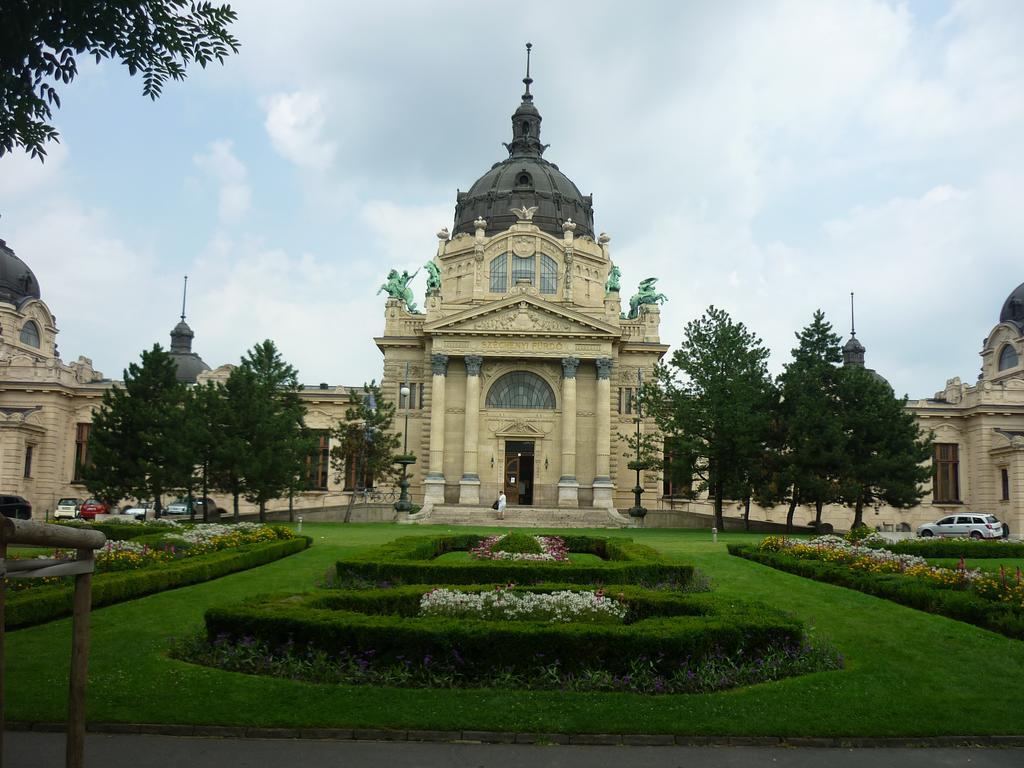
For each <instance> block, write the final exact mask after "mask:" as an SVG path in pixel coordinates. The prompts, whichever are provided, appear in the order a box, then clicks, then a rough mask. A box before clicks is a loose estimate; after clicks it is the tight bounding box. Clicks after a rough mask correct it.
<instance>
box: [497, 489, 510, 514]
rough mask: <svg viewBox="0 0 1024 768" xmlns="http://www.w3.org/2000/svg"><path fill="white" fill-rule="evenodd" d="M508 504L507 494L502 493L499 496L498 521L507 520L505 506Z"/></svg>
mask: <svg viewBox="0 0 1024 768" xmlns="http://www.w3.org/2000/svg"><path fill="white" fill-rule="evenodd" d="M507 503H508V499H506V498H505V492H504V491H502V492H501V493H500V494H498V519H499V520H504V519H505V505H506V504H507Z"/></svg>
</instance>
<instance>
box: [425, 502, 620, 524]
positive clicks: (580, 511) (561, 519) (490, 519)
mask: <svg viewBox="0 0 1024 768" xmlns="http://www.w3.org/2000/svg"><path fill="white" fill-rule="evenodd" d="M408 522H410V523H415V524H420V525H483V526H492V527H495V528H624V527H627V526H629V525H630V519H629V518H628V517H626V516H624V515H621V514H619V513H618V512H616V511H614V510H608V509H603V508H598V507H578V508H577V507H572V508H559V507H515V506H510V507H506V509H505V519H504V520H499V519H498V512H497V510H495V509H491V508H490V507H468V506H461V505H458V504H438V505H436V506H434V507H433V508H432V509H431V510H430V511H429V512H428V513H426V514H425V515H423V516H420V515H412V516H410V519H409V520H408Z"/></svg>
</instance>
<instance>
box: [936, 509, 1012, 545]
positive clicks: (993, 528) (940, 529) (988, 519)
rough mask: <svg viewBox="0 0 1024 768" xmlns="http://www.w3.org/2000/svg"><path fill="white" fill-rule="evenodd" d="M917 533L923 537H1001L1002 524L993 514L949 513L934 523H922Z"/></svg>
mask: <svg viewBox="0 0 1024 768" xmlns="http://www.w3.org/2000/svg"><path fill="white" fill-rule="evenodd" d="M917 535H918V536H922V537H924V538H928V537H930V536H949V537H959V538H962V539H963V538H968V537H970V538H972V539H1001V538H1002V537H1003V524H1002V523H1001V522H999V518H997V517H996V516H995V515H985V514H978V513H963V514H959V515H949V516H948V517H944V518H942V519H941V520H938V521H936V522H934V523H928V524H927V525H922V526H921V527H920V528H918V529H917Z"/></svg>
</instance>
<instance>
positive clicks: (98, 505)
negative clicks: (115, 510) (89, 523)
mask: <svg viewBox="0 0 1024 768" xmlns="http://www.w3.org/2000/svg"><path fill="white" fill-rule="evenodd" d="M109 509H110V508H109V507H108V506H107V505H106V504H104V503H103V502H102V501H100V500H99V499H86V500H85V502H84V503H83V504H82V506H80V507H79V508H78V516H79V517H80V518H82V519H83V520H95V519H96V515H105V514H107V512H108V511H109Z"/></svg>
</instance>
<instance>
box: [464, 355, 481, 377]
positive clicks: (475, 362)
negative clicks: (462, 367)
mask: <svg viewBox="0 0 1024 768" xmlns="http://www.w3.org/2000/svg"><path fill="white" fill-rule="evenodd" d="M465 361H466V374H467V375H468V376H479V375H480V366H482V365H483V364H484V359H483V358H482V357H481V356H480V355H466V357H465Z"/></svg>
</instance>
